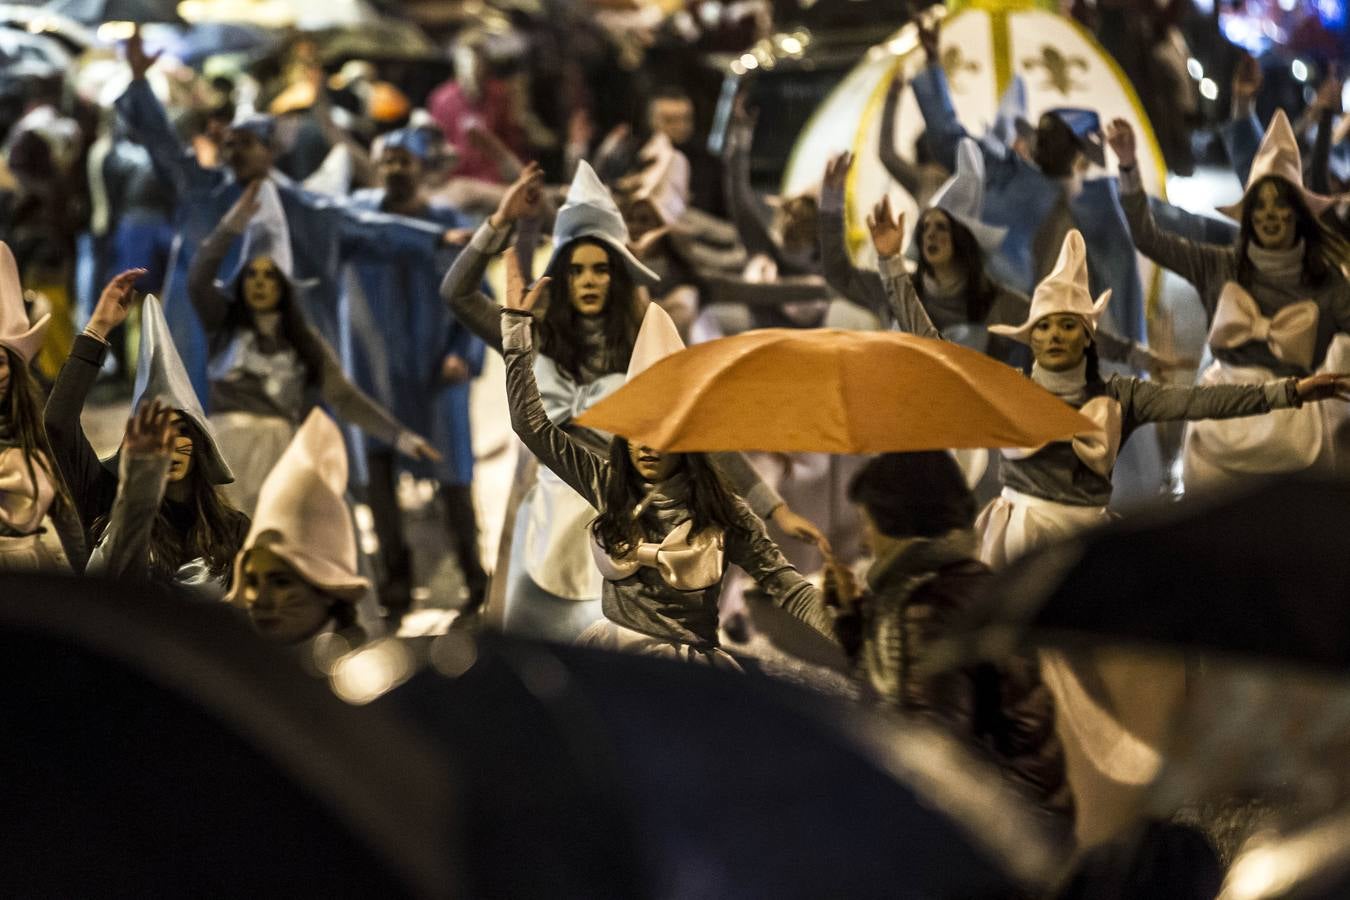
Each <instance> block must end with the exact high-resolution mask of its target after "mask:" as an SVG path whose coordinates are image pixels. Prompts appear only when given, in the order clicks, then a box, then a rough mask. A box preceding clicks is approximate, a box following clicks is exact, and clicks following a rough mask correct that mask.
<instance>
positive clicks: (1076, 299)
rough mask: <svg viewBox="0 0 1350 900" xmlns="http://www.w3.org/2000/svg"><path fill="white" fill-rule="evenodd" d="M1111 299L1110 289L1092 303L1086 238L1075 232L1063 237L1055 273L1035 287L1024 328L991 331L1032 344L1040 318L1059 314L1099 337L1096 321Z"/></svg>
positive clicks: (995, 327)
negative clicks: (1079, 322) (1073, 318)
mask: <svg viewBox="0 0 1350 900" xmlns="http://www.w3.org/2000/svg"><path fill="white" fill-rule="evenodd" d="M1110 300H1111V291H1110V289H1108V290H1106V291H1104V292H1103V293H1102V295H1101V296H1100V297H1099V298H1097V302H1096V303H1094V302H1093V301H1092V291H1091V289H1090V288H1089V286H1088V265H1087V245H1086V244H1085V243H1083V235H1082V234H1080V233H1079V232H1078V230H1077V229H1073V230H1070V231H1069V233H1068V234H1066V235H1065V236H1064V245H1063V246H1062V247H1060V250H1059V259H1058V260H1057V261H1056V262H1055V268H1054V270H1053V271H1051V273H1050V274H1049V275H1047V276H1045V279H1044V280H1043V281H1041V283H1040V284H1038V285H1036V292H1035V293H1034V294H1032V295H1031V309H1030V310H1029V311H1028V312H1027V320H1026V321H1025V322H1023V323H1022V324H1021V325H990V326H989V331H990V332H991V333H993V334H1002V335H1006V336H1007V337H1010V338H1012V339H1013V340H1017V341H1021V342H1022V343H1024V344H1026V343H1029V342H1030V341H1029V337H1030V335H1031V328H1032V326H1033V325H1035V324H1036V323H1037V322H1039V321H1040V320H1041V319H1044V318H1045V317H1046V316H1050V315H1054V314H1056V313H1069V314H1071V315H1075V316H1078V317H1079V318H1080V319H1082V320H1083V323H1084V324H1085V325H1087V329H1088V331H1089V332H1090V333H1092V334H1093V335H1096V333H1097V322H1098V321H1100V320H1101V317H1102V313H1104V312H1106V304H1107V303H1108V302H1110Z"/></svg>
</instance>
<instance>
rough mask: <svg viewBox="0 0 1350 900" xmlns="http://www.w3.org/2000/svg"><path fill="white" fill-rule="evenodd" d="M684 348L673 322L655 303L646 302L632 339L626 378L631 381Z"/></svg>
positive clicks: (668, 314)
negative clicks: (645, 309)
mask: <svg viewBox="0 0 1350 900" xmlns="http://www.w3.org/2000/svg"><path fill="white" fill-rule="evenodd" d="M683 349H684V341H683V340H681V339H680V331H679V329H678V328H676V327H675V322H674V320H672V319H671V318H670V313H668V312H666V311H665V310H664V309H662V308H661V307H659V306H657V305H656V304H655V303H649V304H647V311H646V312H645V313H643V314H642V325H641V327H640V328H638V333H637V339H636V340H635V341H633V355H632V356H630V357H629V358H628V376H627V378H628V380H629V381H632V380H633V379H634V378H636V377H637V376H639V375H641V374H642V373H643V372H645V371H647V370H648V369H650V368H651V367H652V366H654V365H656V364H657V363H658V362H660V361H661V360H663V359H665V358H666V357H667V356H670V355H671V354H672V353H679V352H680V351H681V350H683Z"/></svg>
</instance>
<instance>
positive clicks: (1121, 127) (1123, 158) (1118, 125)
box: [1106, 119, 1138, 169]
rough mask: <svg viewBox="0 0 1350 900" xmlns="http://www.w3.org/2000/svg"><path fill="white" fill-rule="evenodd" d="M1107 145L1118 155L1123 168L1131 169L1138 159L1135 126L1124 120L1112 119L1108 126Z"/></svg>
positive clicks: (1117, 157)
mask: <svg viewBox="0 0 1350 900" xmlns="http://www.w3.org/2000/svg"><path fill="white" fill-rule="evenodd" d="M1106 143H1107V144H1108V145H1109V146H1110V147H1111V149H1112V150H1113V151H1114V152H1115V154H1116V159H1118V160H1120V165H1121V166H1122V167H1123V168H1126V169H1128V168H1130V166H1133V165H1134V164H1135V162H1136V160H1137V159H1138V156H1137V155H1136V154H1137V148H1136V147H1135V139H1134V126H1133V125H1131V124H1130V123H1129V122H1126V121H1125V120H1124V119H1112V120H1111V124H1110V125H1108V126H1106Z"/></svg>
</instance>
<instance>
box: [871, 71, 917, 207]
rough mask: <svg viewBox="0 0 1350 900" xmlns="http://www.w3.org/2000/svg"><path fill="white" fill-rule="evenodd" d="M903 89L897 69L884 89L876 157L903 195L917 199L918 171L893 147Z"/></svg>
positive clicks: (901, 76) (903, 80) (903, 82)
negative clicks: (899, 187) (898, 185)
mask: <svg viewBox="0 0 1350 900" xmlns="http://www.w3.org/2000/svg"><path fill="white" fill-rule="evenodd" d="M904 89H905V74H904V72H903V71H901V70H900V68H899V67H897V68H896V70H895V77H894V78H893V79H891V84H890V87H888V88H887V89H886V102H885V103H884V104H883V105H882V107H881V134H880V135H879V136H878V145H877V155H878V156H880V157H881V164H882V166H884V167H885V168H886V171H887V173H889V174H890V176H891V177H892V178H894V179H895V180H896V181H897V182H899V183H900V186H901V187H902V188H904V189H905V193H907V194H909V195H910V196H911V197H915V198H917V197H918V196H919V192H920V188H921V187H922V185H921V183H920V178H919V169H918V167H917V166H915V165H914V164H913V163H911V162H909V161H908V160H906V159H904V158H902V157H901V156H900V151H899V150H898V149H896V146H895V120H896V116H897V113H898V111H899V107H900V93H901V92H902V91H903V90H904Z"/></svg>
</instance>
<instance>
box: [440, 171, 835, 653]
mask: <svg viewBox="0 0 1350 900" xmlns="http://www.w3.org/2000/svg"><path fill="white" fill-rule="evenodd" d="M542 179H543V176H542V173H541V172H540V170H539V168H538V166H535V165H533V164H532V165H531V166H529V167H528V168H527V169H526V170H525V172H524V173H523V174H522V175H521V177H520V178H519V179H517V181H516V182H515V184H513V185H512V186H511V188H510V189H509V190H508V191H507V193H506V196H505V197H503V198H502V202H501V205H500V206H499V207H498V209H497V211H496V212H495V213H493V215H492V216H491V217H490V218H489V219H488V221H487V222H485V223H484V224H483V225H482V226H480V227H479V229H478V231H477V232H476V233H475V234H474V236H473V240H472V241H470V242H469V245H468V246H467V247H466V248H465V249H464V250H463V252H461V253H460V255H459V258H458V259H456V260H455V264H454V266H452V267H451V269H450V272H449V273H448V274H447V275H446V277H445V281H444V282H443V283H442V285H441V296H442V297H443V298H445V300H446V301H447V302H448V303H449V304H450V308H451V309H452V310H453V311H454V313H455V315H456V316H457V317H458V318H459V320H460V321H461V322H462V323H464V324H465V325H467V326H469V327H470V328H471V329H472V330H473V331H474V333H475V334H477V335H478V336H479V337H481V338H482V339H483V340H484V341H485V342H487V343H488V344H490V345H491V346H492V347H494V348H496V349H497V350H498V352H500V351H501V349H502V338H501V318H502V310H501V307H499V306H498V305H497V304H496V303H494V302H493V301H492V300H491V299H490V298H488V297H487V296H486V295H484V294H483V293H482V292H481V291H480V290H479V285H480V284H481V283H482V281H483V274H484V272H485V271H486V269H487V265H488V263H489V261H490V260H491V258H492V257H493V256H494V255H496V254H497V253H500V252H502V250H504V249H505V248H506V245H507V243H508V241H509V240H510V237H511V232H512V230H513V229H514V227H515V226H516V223H517V222H519V221H520V220H522V219H524V218H526V217H528V216H531V215H532V214H533V212H534V210H535V209H536V207H537V206H538V204H539V202H540V201H541V199H542V198H541V193H542V192H541V184H542ZM627 239H628V231H627V228H626V227H625V226H624V223H623V218H622V216H621V215H620V214H619V210H618V208H617V207H616V206H615V204H614V200H613V199H612V198H611V197H610V195H609V192H608V191H606V190H605V187H604V185H602V184H601V183H600V180H599V178H597V177H596V175H595V172H594V171H593V170H592V169H591V167H590V166H589V165H588V164H586V163H585V162H582V163H581V164H580V165H579V166H578V169H577V175H576V178H575V180H574V181H573V182H572V186H571V189H570V190H569V192H568V195H567V202H566V204H565V205H564V206H563V208H562V209H561V210H559V212H558V215H557V218H556V220H555V223H554V233H553V256H552V258H551V260H550V261H549V264H548V268H547V271H548V272H549V273H551V274H552V276H553V282H552V287H551V289H550V292H549V298H548V303H547V306H546V308H545V309H543V310H537V311H536V313H537V314H536V316H535V319H536V322H535V328H536V329H537V332H538V334H537V339H538V345H539V353H538V354H537V355H536V356H535V358H534V362H533V366H534V379H535V381H536V382H537V383H538V385H539V386H540V388H541V393H542V395H543V404H544V409H545V410H546V412H547V414H548V416H549V420H550V421H551V422H552V423H553V424H554V425H556V426H558V427H561V428H566V429H568V433H569V435H570V436H571V437H572V438H573V439H574V440H579V441H583V442H585V443H587V444H588V445H589V446H592V447H593V448H594V449H595V450H596V451H597V452H604V450H605V448H606V446H607V443H608V438H607V437H606V436H602V435H599V434H596V433H595V432H591V431H589V430H587V429H581V428H575V427H572V426H571V425H570V423H571V421H572V419H574V418H575V417H576V416H578V415H580V414H581V413H582V412H584V411H585V410H586V409H588V408H589V407H590V406H592V405H593V404H594V403H596V402H597V401H598V400H600V399H602V398H603V397H605V396H606V395H608V394H609V393H611V392H612V391H614V390H616V389H617V388H618V387H619V386H620V385H622V384H623V380H624V373H625V372H626V371H627V368H628V363H629V358H630V356H631V355H632V351H633V342H634V340H636V337H637V331H638V328H639V325H640V323H641V321H642V318H643V317H644V316H645V315H646V314H647V312H646V311H644V310H650V309H651V308H653V307H652V304H651V303H650V301H646V300H645V299H644V298H642V297H641V296H640V294H639V291H638V288H637V285H642V284H647V283H650V282H651V281H653V280H654V277H655V276H654V275H653V273H652V272H651V271H650V270H649V269H647V267H646V266H644V265H643V264H642V263H641V262H639V261H638V260H637V258H636V257H635V256H634V255H633V254H632V252H631V251H630V250H629V248H628V246H627ZM514 255H515V254H510V255H509V256H508V258H509V257H510V256H514ZM654 308H655V309H657V310H658V311H659V310H660V307H654ZM716 460H717V464H718V465H719V466H721V467H722V468H723V471H724V472H725V473H726V474H727V476H728V480H729V481H730V482H731V483H732V484H733V485H734V486H735V487H736V490H737V491H738V492H739V493H740V494H741V496H742V497H744V498H745V499H746V502H747V503H748V504H749V506H750V508H751V510H753V511H754V512H755V514H756V515H759V516H761V517H765V518H771V519H772V520H773V521H774V522H775V523H776V524H777V525H778V526H779V527H780V528H782V529H783V530H784V531H786V532H787V533H788V534H791V535H793V536H794V537H798V538H800V539H803V540H818V539H819V532H818V531H816V530H815V528H814V526H812V525H811V523H809V522H807V521H806V520H804V519H802V518H801V517H800V516H797V515H796V514H795V513H793V512H792V510H791V509H789V508H788V507H787V505H786V504H784V503H783V502H782V500H781V498H779V497H778V496H777V494H775V493H774V492H773V491H772V490H771V489H770V488H768V487H767V486H766V485H764V484H763V482H761V481H760V480H759V479H758V477H757V476H756V475H755V473H754V470H753V469H752V468H751V467H750V465H749V463H748V462H746V461H745V459H744V457H742V456H740V454H718V455H717V456H716ZM509 514H510V512H509V511H508V515H509ZM594 516H595V510H594V508H593V507H592V504H591V502H590V500H589V498H588V497H586V496H583V495H581V494H578V493H577V492H576V491H575V490H574V489H573V488H572V487H571V486H570V485H569V483H568V482H565V481H564V480H563V479H562V478H560V477H559V476H558V475H556V474H554V473H553V472H552V471H540V473H539V480H538V482H537V483H536V484H535V486H534V487H533V488H532V489H531V490H530V493H529V494H528V495H527V496H526V498H525V500H524V502H522V503H521V506H520V509H519V511H518V513H517V515H516V520H515V521H516V525H515V529H514V532H513V534H514V539H513V544H512V548H511V565H510V572H509V573H505V572H500V571H499V572H498V573H497V574H496V576H494V577H508V575H509V578H510V579H511V580H510V581H509V583H508V585H507V588H506V609H505V620H504V622H505V627H506V628H507V629H508V630H512V631H517V632H524V633H530V634H535V635H539V636H544V637H550V638H553V639H556V640H562V641H570V640H572V639H574V638H576V637H577V636H578V635H579V634H580V633H581V632H582V631H583V630H585V629H586V628H587V627H588V626H590V624H591V623H592V622H594V621H596V620H597V619H598V618H600V616H601V610H600V605H601V604H600V595H601V578H600V575H599V573H598V572H597V571H596V569H595V565H594V563H593V562H592V560H591V556H590V551H589V550H588V548H587V540H586V531H585V529H586V524H587V523H588V522H590V520H591V519H592V518H594Z"/></svg>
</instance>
